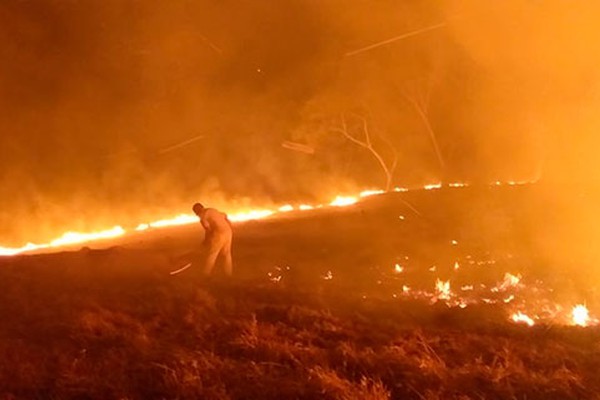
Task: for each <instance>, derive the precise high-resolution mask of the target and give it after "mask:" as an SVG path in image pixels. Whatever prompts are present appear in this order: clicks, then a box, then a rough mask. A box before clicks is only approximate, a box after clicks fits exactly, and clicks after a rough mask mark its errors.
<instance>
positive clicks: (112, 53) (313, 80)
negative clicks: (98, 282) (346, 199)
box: [0, 0, 600, 245]
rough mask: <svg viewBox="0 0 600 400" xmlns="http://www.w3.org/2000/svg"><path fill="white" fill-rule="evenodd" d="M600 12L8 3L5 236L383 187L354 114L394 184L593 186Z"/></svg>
mask: <svg viewBox="0 0 600 400" xmlns="http://www.w3.org/2000/svg"><path fill="white" fill-rule="evenodd" d="M599 8H600V7H597V6H594V5H591V3H589V2H586V3H583V2H580V3H576V4H574V3H572V2H566V1H558V0H557V1H549V2H529V1H528V2H525V1H504V2H479V1H472V2H464V1H461V2H455V3H454V4H453V3H437V2H430V1H402V2H398V1H378V2H372V1H353V2H347V1H338V0H332V1H326V2H317V1H311V0H290V1H285V2H273V1H270V0H259V1H253V2H232V1H219V2H215V1H208V0H203V1H184V0H180V1H169V2H165V1H144V2H139V1H133V0H132V1H116V0H109V1H106V0H102V1H100V0H98V1H74V0H73V1H63V0H39V1H35V2H34V1H31V2H27V1H16V0H8V1H4V2H2V4H1V5H0V56H1V59H2V60H3V62H2V63H0V106H1V107H2V110H3V111H4V112H3V113H2V114H0V128H1V131H2V135H1V137H0V197H1V198H2V205H3V207H2V209H1V210H0V243H2V244H4V245H19V244H22V243H23V242H24V241H26V240H34V241H43V240H47V239H49V238H52V237H54V236H56V235H57V234H59V233H62V232H64V231H65V230H67V229H74V230H89V229H99V228H105V227H108V226H110V225H112V224H116V223H119V224H134V223H136V222H139V221H142V220H144V219H151V218H154V217H156V216H159V215H160V216H166V215H172V214H173V213H178V212H187V211H188V208H189V204H191V203H193V202H194V201H197V200H204V201H205V202H207V203H218V204H219V205H222V206H225V207H227V206H228V204H229V205H231V204H239V205H245V204H250V203H254V204H257V203H258V204H260V203H263V204H264V203H268V202H270V201H284V200H288V199H307V198H311V197H319V196H324V195H329V194H330V193H333V192H335V191H337V190H341V189H346V188H348V187H351V186H352V185H355V186H357V187H365V186H383V185H384V183H385V177H384V176H383V174H382V173H381V170H380V169H379V166H378V165H377V163H376V161H375V160H374V159H373V158H372V157H371V155H370V154H368V152H365V151H364V150H361V149H360V148H359V147H357V146H356V145H354V144H352V143H350V142H349V141H348V140H346V139H344V138H343V137H342V136H340V134H339V132H338V133H336V131H335V129H336V128H339V127H340V118H342V117H343V116H348V118H349V121H350V119H352V118H354V120H353V121H354V122H353V123H352V126H350V127H349V129H350V130H351V131H352V132H354V133H356V134H359V133H360V132H361V131H360V123H362V122H361V121H364V122H365V123H366V124H367V126H368V128H369V132H370V133H371V134H372V135H374V137H376V138H377V140H378V141H377V145H378V146H380V148H381V152H382V155H384V156H385V157H387V159H389V158H390V157H391V155H392V152H391V150H390V149H391V148H393V149H395V152H396V154H397V157H398V166H397V169H396V173H395V175H394V183H395V184H403V185H404V184H420V183H424V182H428V181H432V180H435V181H437V180H440V179H442V180H447V181H450V180H467V181H472V182H487V181H492V180H497V179H499V180H505V179H517V180H518V179H537V178H542V180H546V181H548V180H550V181H560V182H579V183H580V182H583V181H588V180H592V179H593V180H597V178H598V173H597V172H596V171H597V169H596V168H594V167H595V159H596V156H595V151H594V150H595V145H596V144H597V143H596V135H595V134H594V133H595V132H594V130H595V128H596V119H597V118H596V115H595V110H596V108H597V107H596V106H597V105H598V103H599V102H598V82H599V79H598V78H599V76H598V74H599V72H598V71H597V68H596V65H597V63H596V58H597V57H598V56H597V55H598V54H600V52H598V51H596V49H595V47H596V46H598V45H597V44H595V40H594V39H595V38H596V37H598V34H599V33H600V32H598V29H599V28H596V27H595V25H596V24H595V21H597V20H598V16H599V13H600V10H599ZM427 27H434V28H432V29H429V30H424V31H423V32H421V33H418V34H415V35H412V36H407V37H405V38H403V39H399V40H397V41H392V42H389V43H387V44H384V45H381V46H379V47H375V48H372V49H370V50H365V51H363V52H358V53H357V52H356V50H359V49H361V48H364V47H366V46H369V45H371V44H374V43H378V42H381V41H385V40H386V39H390V38H394V37H397V36H399V35H402V34H404V33H409V32H415V31H420V30H422V29H423V28H427ZM415 104H417V105H419V106H420V107H421V108H420V109H419V108H417V107H416V106H415ZM420 112H421V113H420ZM350 122H352V121H350ZM386 141H387V142H386ZM285 142H292V143H297V144H301V145H306V146H308V147H307V148H309V149H311V152H302V151H295V150H290V149H289V148H286V147H283V146H282V143H285ZM388 142H389V144H390V145H391V147H389V146H388V144H386V143H388ZM436 147H437V149H436Z"/></svg>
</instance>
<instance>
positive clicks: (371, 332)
mask: <svg viewBox="0 0 600 400" xmlns="http://www.w3.org/2000/svg"><path fill="white" fill-rule="evenodd" d="M456 190H466V189H456ZM462 193H463V194H464V193H465V192H462ZM463 194H461V196H463ZM469 196H471V195H469ZM375 197H377V196H374V197H373V203H372V206H369V205H363V206H360V207H356V208H352V209H349V210H347V211H344V213H341V211H340V212H338V213H325V214H314V215H313V217H311V218H303V219H295V218H289V219H286V218H284V219H281V220H272V221H264V222H260V223H259V222H255V223H249V224H247V225H239V226H238V229H237V231H236V233H237V239H236V247H235V250H234V252H235V255H236V261H237V266H236V274H237V279H236V281H234V282H220V281H219V280H215V281H212V282H206V281H203V280H202V279H201V278H200V277H199V276H197V275H196V272H197V271H196V270H195V269H194V268H191V269H189V270H187V271H185V272H183V273H181V274H180V275H176V276H174V277H172V276H170V275H169V271H170V270H172V269H174V267H175V266H174V265H173V260H176V259H178V254H181V253H182V252H185V251H189V249H190V247H191V246H193V245H194V243H195V241H194V240H195V239H194V238H197V236H196V235H197V234H198V232H197V231H185V232H184V231H182V233H181V234H180V236H178V237H177V238H176V239H174V238H161V239H157V240H155V241H150V242H148V243H145V244H144V245H143V246H141V247H139V248H133V247H130V248H112V249H107V250H91V249H82V251H78V252H70V253H60V254H53V255H40V256H20V257H16V258H8V259H5V260H0V282H1V287H0V289H1V290H0V315H2V316H3V324H2V325H0V354H2V355H3V357H2V361H3V362H2V363H0V398H7V399H12V398H39V399H46V398H61V399H75V398H87V399H112V398H114V399H117V398H127V399H153V398H166V399H197V398H205V399H257V398H260V399H281V398H297V399H419V400H421V399H428V400H432V399H525V398H527V399H596V398H600V396H599V395H598V394H597V393H600V382H598V380H597V379H596V376H597V371H598V370H600V346H599V344H600V342H599V341H598V337H599V333H600V328H599V327H597V326H595V325H594V324H593V323H592V322H593V318H594V315H597V309H598V307H597V298H596V297H595V296H594V293H595V292H594V291H593V290H592V289H590V290H589V291H587V292H581V293H580V294H581V297H584V300H586V301H587V303H586V304H583V303H581V304H578V303H572V306H571V307H563V308H562V309H561V310H559V311H557V310H556V309H555V308H552V307H553V305H556V304H568V303H569V301H571V298H569V297H566V296H563V294H562V293H561V292H560V290H556V289H557V288H559V286H558V285H557V283H560V284H562V285H563V286H564V287H568V286H569V284H570V285H576V283H572V282H571V283H569V282H570V280H569V279H566V278H565V277H564V276H563V277H555V278H553V275H552V274H550V273H549V272H548V271H547V270H545V269H544V270H542V271H540V270H537V269H536V268H534V267H535V265H537V263H538V261H539V259H537V258H535V257H534V256H532V252H531V249H530V248H529V247H527V246H525V247H521V248H519V247H517V246H516V245H515V243H513V242H512V241H509V240H508V238H510V237H512V235H514V234H515V231H514V230H513V231H509V232H506V231H505V230H504V229H498V228H497V227H496V226H492V227H490V226H488V225H485V224H481V223H477V224H476V223H475V222H474V221H473V220H468V219H467V220H464V221H458V220H455V221H453V222H454V225H453V224H450V223H449V222H448V221H447V219H448V217H447V216H448V215H450V216H452V215H460V213H458V212H456V213H455V212H449V211H448V210H451V208H450V207H445V209H444V212H441V211H439V207H440V200H443V199H441V198H440V197H437V198H436V200H438V201H436V202H431V203H430V205H428V201H429V200H428V198H423V199H420V200H419V199H416V200H419V201H416V200H415V199H409V200H410V201H411V204H413V205H415V207H417V208H418V209H419V211H420V212H421V213H422V214H423V215H427V218H428V219H427V220H426V219H425V218H421V217H419V218H417V217H415V215H411V213H410V212H409V211H410V210H406V209H405V208H403V209H400V208H401V207H402V205H399V204H398V203H395V202H394V201H393V198H388V199H387V200H385V201H383V200H381V199H375ZM471 197H472V196H471ZM459 200H461V201H459V202H457V204H464V202H462V198H461V199H459ZM402 204H403V203H402ZM468 204H469V206H470V207H474V206H477V203H476V202H473V201H471V202H470V203H468ZM511 207H512V206H511ZM511 209H512V208H511ZM493 211H494V210H491V212H493ZM436 213H437V214H436ZM398 215H406V216H407V217H406V218H404V219H399V218H398ZM440 215H443V216H444V218H446V221H445V222H443V223H442V220H441V217H439V216H440ZM463 215H464V214H463ZM382 221H393V222H389V223H388V224H385V223H383V222H382ZM494 221H495V219H494ZM517 230H518V229H517ZM186 232H187V233H186ZM340 232H343V235H340ZM382 238H385V240H384V239H382ZM553 279H554V280H553ZM584 295H585V296H584ZM567 300H568V301H567ZM580 301H581V300H580ZM584 305H586V307H583V306H584ZM587 306H590V310H588V308H587ZM548 310H550V311H552V310H554V311H553V313H551V312H550V311H548ZM518 312H521V314H516V313H518ZM571 314H572V315H571ZM514 315H520V318H521V319H523V320H525V321H527V319H526V317H527V318H532V317H535V316H537V317H538V318H537V319H536V320H535V321H534V320H533V319H532V322H533V324H532V326H529V324H527V323H523V324H516V323H513V322H512V321H511V318H514ZM564 315H567V316H569V318H570V317H571V316H572V317H573V318H574V319H575V320H574V322H569V321H568V320H567V319H564V318H563V317H564ZM568 325H573V326H568ZM578 325H588V326H587V327H583V326H578Z"/></svg>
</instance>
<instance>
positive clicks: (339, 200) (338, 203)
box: [329, 196, 358, 207]
mask: <svg viewBox="0 0 600 400" xmlns="http://www.w3.org/2000/svg"><path fill="white" fill-rule="evenodd" d="M357 201H358V199H357V198H356V197H352V196H337V197H336V198H335V199H333V201H332V202H331V203H329V205H330V206H334V207H345V206H349V205H352V204H354V203H356V202H357Z"/></svg>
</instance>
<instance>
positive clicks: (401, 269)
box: [394, 264, 404, 274]
mask: <svg viewBox="0 0 600 400" xmlns="http://www.w3.org/2000/svg"><path fill="white" fill-rule="evenodd" d="M394 272H396V273H397V274H401V273H402V272H404V267H403V266H402V265H400V264H396V265H395V266H394Z"/></svg>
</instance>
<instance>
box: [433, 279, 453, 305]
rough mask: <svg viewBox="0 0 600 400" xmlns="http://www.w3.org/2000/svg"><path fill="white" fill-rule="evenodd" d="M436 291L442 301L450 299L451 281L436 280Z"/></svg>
mask: <svg viewBox="0 0 600 400" xmlns="http://www.w3.org/2000/svg"><path fill="white" fill-rule="evenodd" d="M435 290H436V292H437V298H438V299H442V300H449V299H450V295H451V292H450V281H441V280H439V279H436V281H435Z"/></svg>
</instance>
